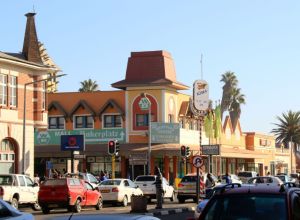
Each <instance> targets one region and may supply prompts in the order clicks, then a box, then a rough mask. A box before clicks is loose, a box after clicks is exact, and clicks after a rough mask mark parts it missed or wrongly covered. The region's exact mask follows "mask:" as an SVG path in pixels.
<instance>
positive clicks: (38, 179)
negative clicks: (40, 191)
mask: <svg viewBox="0 0 300 220" xmlns="http://www.w3.org/2000/svg"><path fill="white" fill-rule="evenodd" d="M33 181H34V183H36V184H38V185H40V177H39V175H38V174H37V173H36V174H34V178H33Z"/></svg>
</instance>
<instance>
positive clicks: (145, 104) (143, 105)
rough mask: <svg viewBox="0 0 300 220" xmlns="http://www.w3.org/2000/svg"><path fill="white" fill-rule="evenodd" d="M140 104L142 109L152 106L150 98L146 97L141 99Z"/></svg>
mask: <svg viewBox="0 0 300 220" xmlns="http://www.w3.org/2000/svg"><path fill="white" fill-rule="evenodd" d="M139 106H140V109H141V110H148V109H149V106H150V103H149V100H148V98H146V97H143V98H141V100H140V101H139Z"/></svg>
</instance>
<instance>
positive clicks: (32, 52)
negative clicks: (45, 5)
mask: <svg viewBox="0 0 300 220" xmlns="http://www.w3.org/2000/svg"><path fill="white" fill-rule="evenodd" d="M25 16H26V17H27V23H26V30H25V37H24V44H23V51H22V53H23V55H24V56H25V59H26V60H28V61H30V62H34V63H41V64H42V63H43V61H42V58H41V54H40V50H39V44H38V38H37V34H36V29H35V21H34V16H35V13H27V14H25Z"/></svg>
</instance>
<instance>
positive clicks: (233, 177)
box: [221, 174, 243, 184]
mask: <svg viewBox="0 0 300 220" xmlns="http://www.w3.org/2000/svg"><path fill="white" fill-rule="evenodd" d="M230 179H231V183H239V184H242V183H243V182H242V180H241V179H240V178H239V177H238V176H237V175H235V174H230ZM221 183H223V184H226V176H225V175H222V177H221Z"/></svg>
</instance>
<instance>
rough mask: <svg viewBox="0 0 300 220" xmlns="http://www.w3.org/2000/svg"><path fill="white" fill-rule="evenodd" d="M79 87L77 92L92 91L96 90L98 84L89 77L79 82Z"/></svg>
mask: <svg viewBox="0 0 300 220" xmlns="http://www.w3.org/2000/svg"><path fill="white" fill-rule="evenodd" d="M80 84H81V88H79V90H78V91H79V92H94V91H97V90H98V84H97V82H96V81H93V80H91V79H88V80H84V81H82V82H80Z"/></svg>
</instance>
